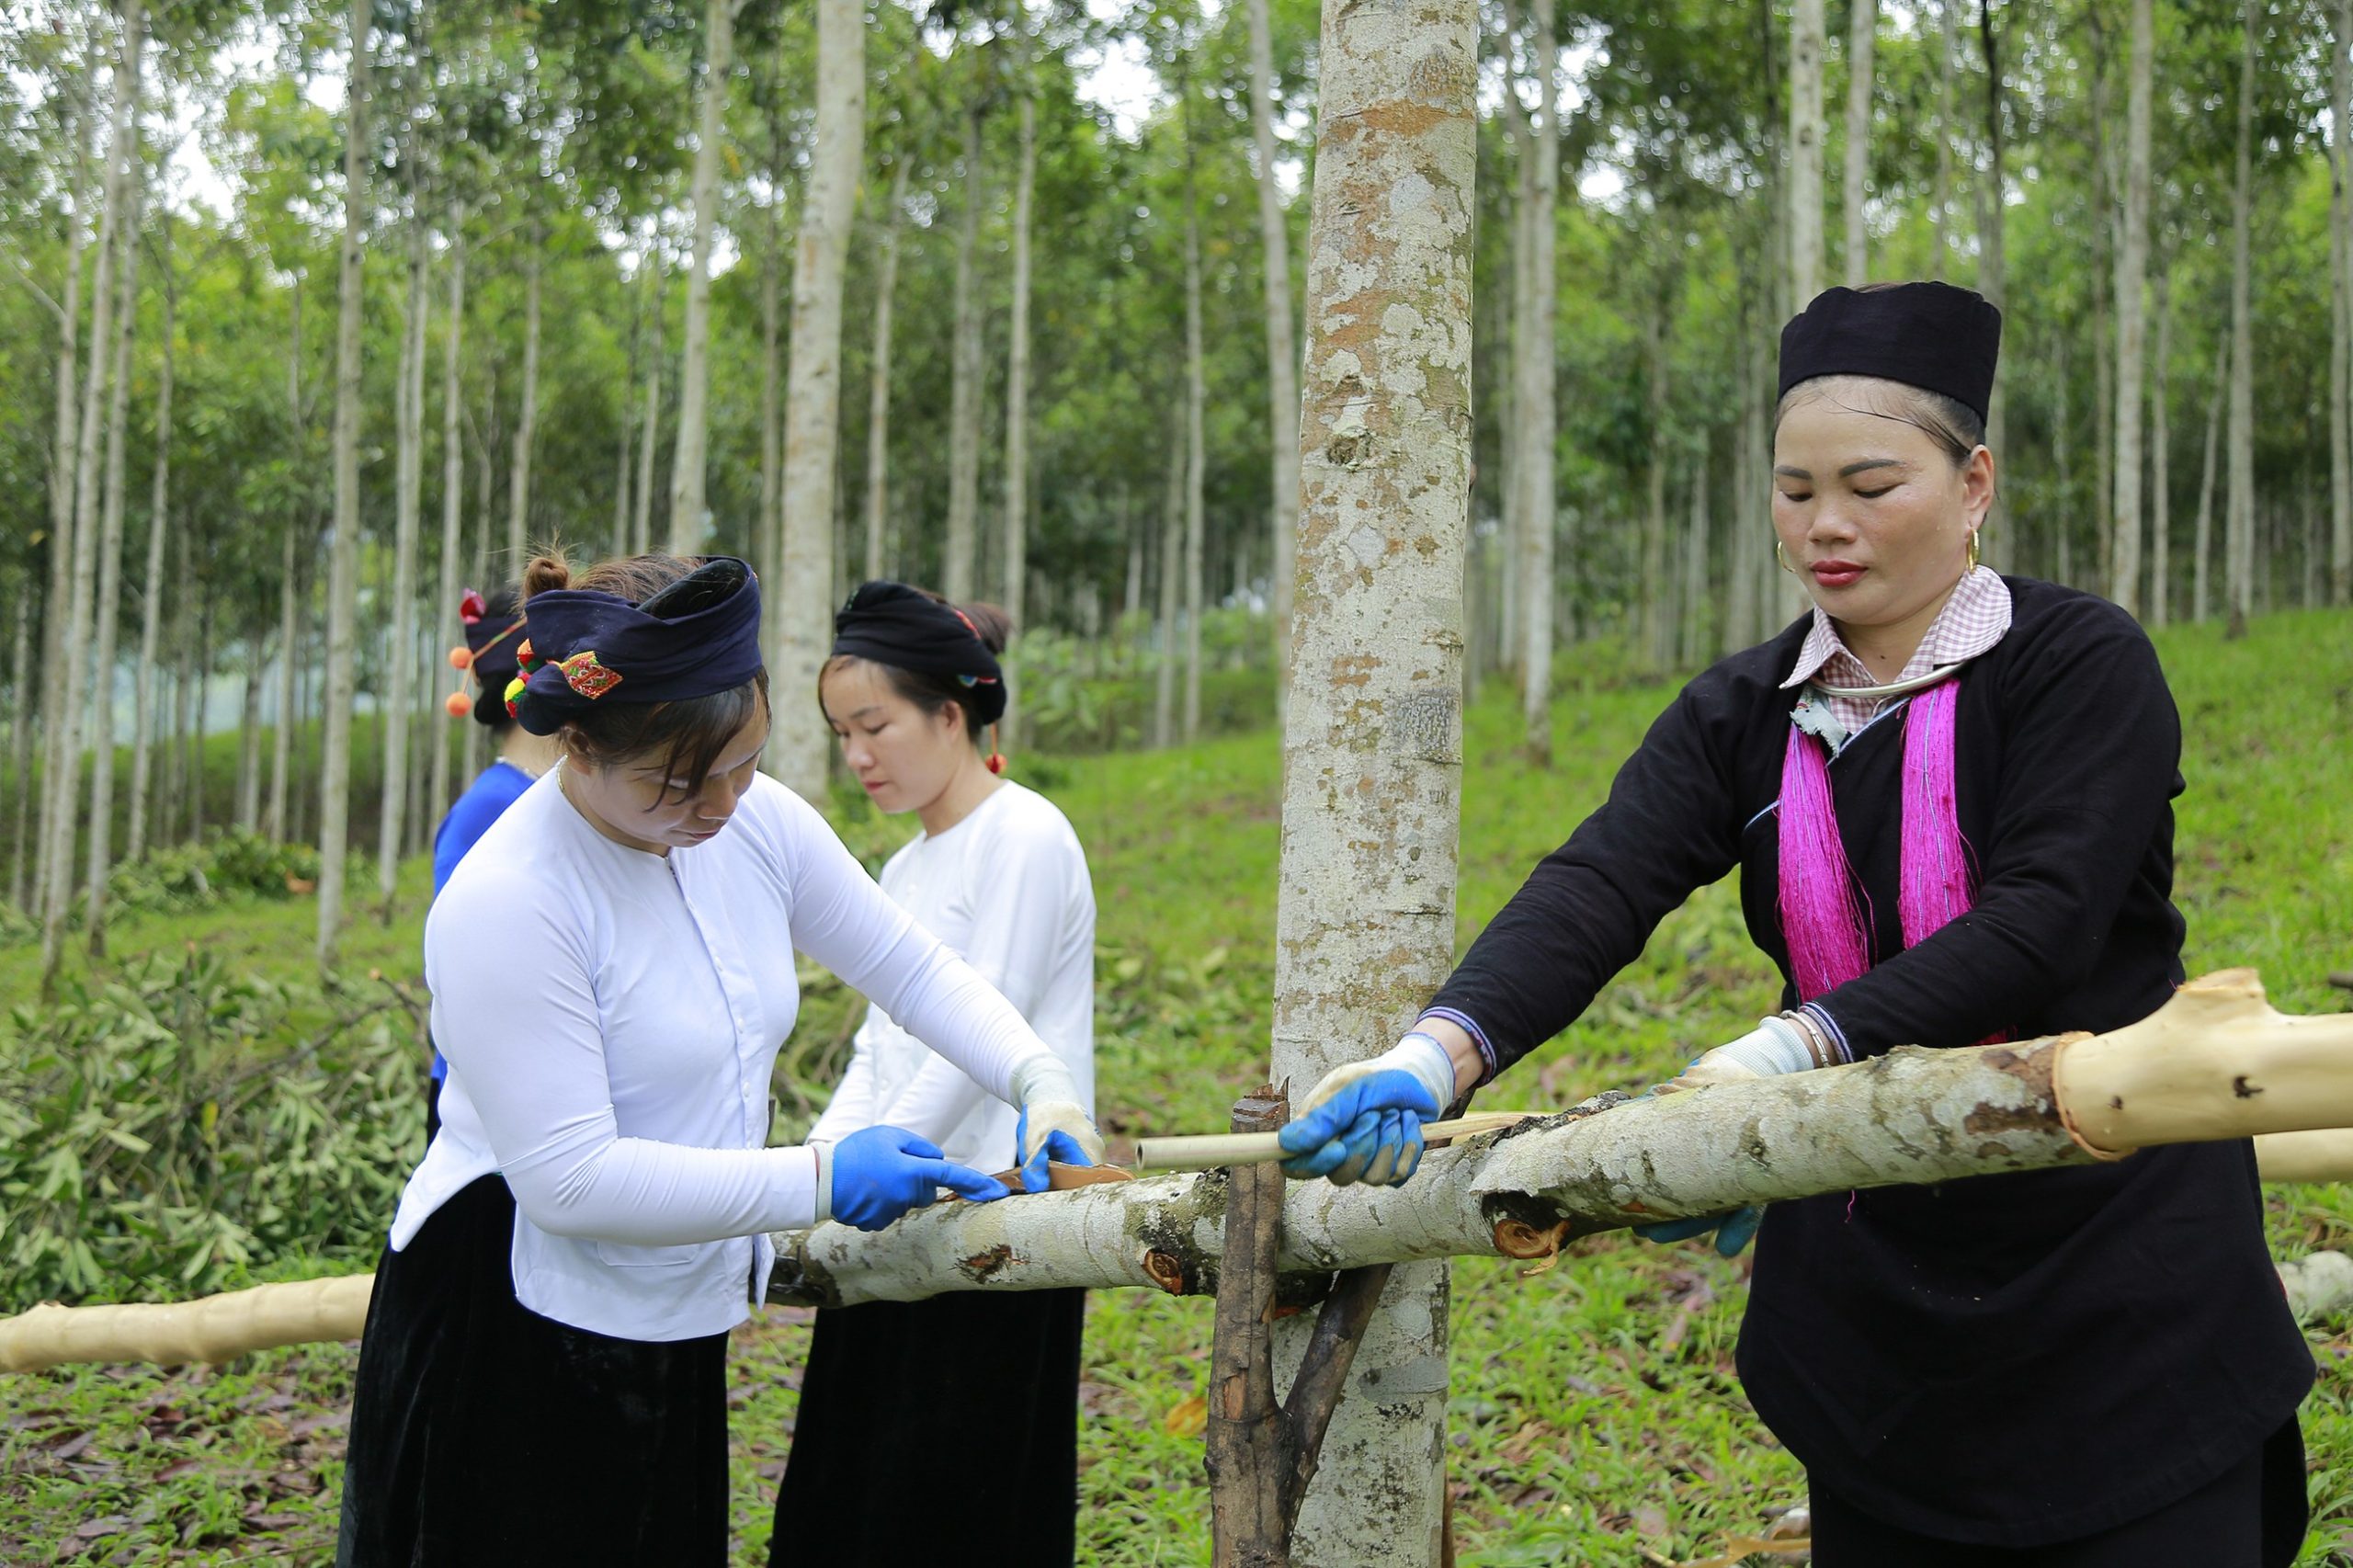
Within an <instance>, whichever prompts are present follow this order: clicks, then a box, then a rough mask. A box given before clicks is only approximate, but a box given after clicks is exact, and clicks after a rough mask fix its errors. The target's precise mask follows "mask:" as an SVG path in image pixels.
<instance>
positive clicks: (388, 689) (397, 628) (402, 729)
mask: <svg viewBox="0 0 2353 1568" xmlns="http://www.w3.org/2000/svg"><path fill="white" fill-rule="evenodd" d="M425 237H426V236H425V215H424V214H423V213H422V212H419V213H415V214H412V215H411V217H410V219H409V242H408V295H407V301H406V309H405V310H404V312H403V314H404V317H405V320H404V322H403V324H402V330H401V360H400V370H399V385H398V386H397V387H396V388H395V389H394V392H393V396H394V398H395V400H396V413H397V415H398V417H397V418H396V420H395V421H394V426H395V429H396V431H397V434H396V435H395V437H393V439H394V455H393V460H392V461H393V501H392V657H391V658H390V659H389V660H387V661H386V663H387V664H389V665H391V668H390V670H389V672H388V676H389V678H388V679H387V680H386V682H385V693H384V707H385V709H386V710H387V712H388V713H389V715H390V722H389V723H387V724H386V725H385V728H384V758H383V761H384V786H383V801H382V811H381V812H380V813H379V820H378V822H377V833H376V898H377V903H378V904H379V906H380V908H381V912H382V915H383V919H384V922H385V924H387V925H390V924H391V923H392V890H393V887H394V885H395V884H396V883H397V882H398V881H399V880H400V869H401V845H402V838H403V830H404V825H405V824H406V821H407V814H408V808H409V805H410V803H411V796H410V793H409V777H408V772H409V745H408V743H409V732H410V731H411V729H413V728H414V727H415V722H416V720H415V707H416V693H415V686H414V685H413V684H412V683H413V681H414V679H415V675H416V541H417V534H418V531H419V528H420V524H421V522H422V517H421V513H422V510H423V506H424V500H425V318H426V311H427V310H428V309H429V308H430V301H431V295H430V294H429V293H428V292H427V291H426V249H425Z"/></svg>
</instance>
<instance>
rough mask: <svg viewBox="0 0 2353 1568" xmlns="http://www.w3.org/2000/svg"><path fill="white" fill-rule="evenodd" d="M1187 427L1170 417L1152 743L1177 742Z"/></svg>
mask: <svg viewBox="0 0 2353 1568" xmlns="http://www.w3.org/2000/svg"><path fill="white" fill-rule="evenodd" d="M1186 449H1187V448H1186V441H1185V427H1184V426H1183V425H1182V424H1180V423H1178V422H1176V421H1175V420H1171V421H1170V428H1169V432H1168V487H1167V490H1166V491H1165V494H1163V495H1162V497H1161V506H1160V648H1159V653H1160V657H1159V660H1158V662H1157V663H1156V664H1154V666H1153V674H1152V744H1154V745H1155V746H1159V747H1163V748H1165V747H1168V746H1171V745H1174V744H1176V659H1177V653H1176V617H1177V613H1178V610H1179V608H1180V606H1181V603H1182V601H1181V600H1180V599H1179V598H1178V597H1177V581H1178V578H1179V576H1180V574H1182V573H1183V571H1184V563H1185V454H1186Z"/></svg>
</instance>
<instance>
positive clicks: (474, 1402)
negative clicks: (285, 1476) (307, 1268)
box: [335, 1176, 727, 1568]
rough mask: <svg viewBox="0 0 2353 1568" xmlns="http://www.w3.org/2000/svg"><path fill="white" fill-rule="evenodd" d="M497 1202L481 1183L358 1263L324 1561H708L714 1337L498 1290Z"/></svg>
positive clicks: (440, 1564)
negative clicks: (358, 1291)
mask: <svg viewBox="0 0 2353 1568" xmlns="http://www.w3.org/2000/svg"><path fill="white" fill-rule="evenodd" d="M514 1225H515V1199H514V1198H513V1196H512V1195H511V1194H510V1193H509V1192H508V1191H507V1188H506V1181H505V1180H504V1179H502V1178H501V1177H498V1176H484V1177H483V1178H482V1179H481V1180H479V1181H477V1182H474V1183H473V1184H472V1185H471V1186H469V1187H466V1189H465V1190H464V1191H462V1192H460V1193H459V1194H458V1195H457V1196H456V1197H454V1198H452V1199H449V1202H447V1203H445V1204H443V1205H442V1206H441V1208H440V1209H439V1210H436V1211H435V1213H434V1215H433V1217H432V1218H431V1219H429V1220H427V1221H426V1222H425V1226H424V1228H423V1229H422V1230H420V1231H419V1232H418V1233H416V1235H415V1238H414V1239H413V1240H411V1241H410V1243H409V1244H408V1246H407V1247H406V1248H405V1249H404V1250H403V1251H400V1252H392V1251H391V1250H389V1249H388V1250H387V1251H386V1252H385V1254H384V1257H383V1262H382V1263H381V1265H380V1266H379V1267H378V1268H377V1271H376V1290H375V1295H374V1298H373V1299H372V1300H371V1301H369V1304H368V1327H367V1331H366V1335H365V1337H363V1338H362V1339H361V1341H360V1345H359V1370H358V1378H357V1381H356V1384H355V1387H354V1389H353V1393H352V1408H351V1446H350V1452H349V1457H348V1460H347V1464H346V1467H345V1470H344V1483H343V1528H342V1534H341V1537H340V1539H339V1540H338V1541H337V1543H336V1548H335V1562H337V1563H338V1564H339V1568H465V1565H472V1564H475V1563H481V1564H484V1565H485V1568H487V1565H491V1564H497V1565H499V1568H535V1565H539V1564H545V1565H547V1568H556V1565H558V1564H562V1565H563V1568H577V1565H580V1564H592V1565H604V1564H611V1565H613V1568H624V1565H626V1568H637V1565H640V1564H642V1565H645V1568H655V1565H659V1568H718V1565H720V1564H723V1563H724V1562H726V1561H727V1382H726V1357H727V1335H723V1334H713V1335H704V1336H702V1337H700V1338H697V1339H684V1340H676V1341H671V1342H666V1343H660V1342H649V1341H642V1340H634V1339H617V1338H614V1337H612V1336H610V1335H602V1334H592V1333H589V1332H588V1331H586V1330H585V1329H576V1328H570V1327H567V1326H565V1325H564V1324H560V1323H556V1322H554V1321H553V1320H552V1319H549V1318H544V1317H541V1316H540V1315H539V1314H538V1313H537V1312H531V1311H530V1310H529V1309H528V1308H526V1307H524V1306H523V1305H521V1304H520V1303H519V1302H517V1301H516V1300H515V1288H514V1283H513V1273H512V1269H511V1267H510V1266H509V1263H508V1257H509V1255H510V1251H511V1248H512V1244H513V1235H514Z"/></svg>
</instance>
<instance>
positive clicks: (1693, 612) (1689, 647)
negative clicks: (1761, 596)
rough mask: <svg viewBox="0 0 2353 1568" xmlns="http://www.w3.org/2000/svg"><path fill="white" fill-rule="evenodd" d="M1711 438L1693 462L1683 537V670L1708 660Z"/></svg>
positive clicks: (1702, 436) (1702, 438) (1703, 435)
mask: <svg viewBox="0 0 2353 1568" xmlns="http://www.w3.org/2000/svg"><path fill="white" fill-rule="evenodd" d="M1708 505H1709V495H1708V434H1707V432H1706V431H1705V430H1704V429H1703V430H1701V431H1700V432H1699V450H1698V451H1697V452H1695V453H1694V454H1693V456H1692V461H1691V526H1690V528H1689V529H1688V531H1687V532H1686V533H1685V534H1684V537H1683V636H1682V642H1681V646H1680V648H1679V650H1678V651H1679V653H1681V655H1682V663H1683V667H1684V668H1685V669H1687V670H1690V669H1697V668H1699V665H1700V664H1701V663H1702V662H1703V661H1704V660H1705V658H1706V657H1707V648H1708V623H1709V619H1710V617H1709V613H1708V611H1709V596H1708V554H1709V551H1711V549H1713V548H1714V547H1713V544H1712V542H1711V540H1710V539H1709V537H1708V535H1709V533H1710V531H1711V530H1710V528H1709V526H1708V523H1709V517H1708Z"/></svg>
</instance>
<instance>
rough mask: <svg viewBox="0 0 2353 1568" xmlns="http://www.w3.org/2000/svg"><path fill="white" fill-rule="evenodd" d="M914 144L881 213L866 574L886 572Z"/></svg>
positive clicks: (897, 167)
mask: <svg viewBox="0 0 2353 1568" xmlns="http://www.w3.org/2000/svg"><path fill="white" fill-rule="evenodd" d="M914 166H915V153H914V151H913V150H912V149H905V150H902V151H901V152H900V153H899V155H898V157H897V159H896V160H895V163H894V166H893V167H892V171H891V205H890V208H889V210H886V211H885V212H884V213H883V214H882V255H881V265H880V267H879V268H878V270H877V273H876V277H875V280H874V347H873V349H872V352H871V353H870V355H869V356H868V376H867V383H866V580H867V581H868V582H873V581H875V580H876V579H877V578H880V577H881V576H883V575H884V574H885V572H886V568H885V564H884V562H885V559H886V558H885V556H884V553H883V551H884V548H885V546H886V545H887V543H888V541H889V540H890V535H891V306H892V300H893V299H894V297H895V296H896V295H897V293H898V290H899V215H900V214H901V213H902V212H904V211H905V210H906V205H907V171H908V170H909V169H910V168H912V167H914Z"/></svg>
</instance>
